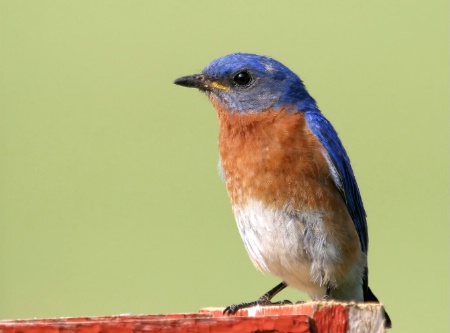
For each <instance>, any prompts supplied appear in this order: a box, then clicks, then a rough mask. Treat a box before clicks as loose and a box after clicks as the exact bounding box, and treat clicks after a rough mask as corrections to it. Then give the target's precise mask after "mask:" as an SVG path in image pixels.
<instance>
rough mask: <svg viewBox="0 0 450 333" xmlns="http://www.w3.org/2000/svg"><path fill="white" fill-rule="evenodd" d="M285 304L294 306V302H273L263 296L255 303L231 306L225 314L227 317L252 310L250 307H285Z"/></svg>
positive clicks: (225, 310)
mask: <svg viewBox="0 0 450 333" xmlns="http://www.w3.org/2000/svg"><path fill="white" fill-rule="evenodd" d="M284 304H292V302H291V301H289V300H287V299H286V300H284V301H278V302H271V301H270V300H269V299H268V297H266V295H263V296H261V297H260V298H258V299H257V300H256V301H253V302H242V303H239V304H231V305H229V306H227V307H226V308H225V309H224V310H223V314H224V315H227V316H230V315H234V314H235V313H236V312H238V311H239V310H241V309H246V308H250V307H252V306H256V305H258V306H269V305H284Z"/></svg>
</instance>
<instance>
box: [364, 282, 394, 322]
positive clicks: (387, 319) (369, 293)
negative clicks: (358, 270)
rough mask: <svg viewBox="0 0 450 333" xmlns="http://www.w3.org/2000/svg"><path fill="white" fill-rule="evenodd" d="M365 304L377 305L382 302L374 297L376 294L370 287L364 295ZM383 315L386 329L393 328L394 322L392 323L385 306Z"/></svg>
mask: <svg viewBox="0 0 450 333" xmlns="http://www.w3.org/2000/svg"><path fill="white" fill-rule="evenodd" d="M364 302H376V303H380V301H379V300H378V298H377V297H376V296H375V295H374V293H373V292H372V290H370V288H369V287H367V290H366V292H365V295H364ZM383 314H384V326H385V327H386V328H391V327H392V322H391V318H390V317H389V315H388V313H387V312H386V310H385V309H384V306H383Z"/></svg>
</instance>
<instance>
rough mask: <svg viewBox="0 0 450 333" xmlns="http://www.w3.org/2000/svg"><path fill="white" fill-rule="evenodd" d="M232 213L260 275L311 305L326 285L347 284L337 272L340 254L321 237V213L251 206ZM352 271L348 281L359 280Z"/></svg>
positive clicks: (324, 233)
mask: <svg viewBox="0 0 450 333" xmlns="http://www.w3.org/2000/svg"><path fill="white" fill-rule="evenodd" d="M233 210H234V215H235V218H236V221H237V225H238V228H239V232H240V234H241V237H242V239H243V241H244V244H245V247H246V249H247V252H248V254H249V256H250V258H251V260H252V262H253V264H254V265H255V266H256V267H257V268H258V269H259V270H261V271H262V272H265V273H271V274H273V275H275V276H278V277H279V278H280V279H282V280H283V281H286V282H287V284H288V285H290V286H292V287H294V288H297V289H300V290H303V291H305V292H307V293H308V294H309V295H310V297H311V298H313V299H318V298H322V297H323V296H324V295H325V292H326V288H327V286H328V285H329V286H330V287H332V288H336V289H337V288H338V287H339V285H340V284H342V283H343V284H345V285H347V284H348V282H350V281H347V280H348V277H349V276H348V274H350V273H351V272H345V273H346V274H345V276H343V275H342V272H338V266H339V263H340V262H341V258H340V255H341V251H340V250H339V246H338V245H337V244H336V243H335V242H334V241H333V237H330V236H331V235H329V234H328V232H327V228H326V227H325V225H324V219H323V215H324V213H323V212H319V211H309V212H304V211H298V210H297V211H296V210H294V209H292V208H290V207H286V208H285V209H280V210H277V209H274V208H267V207H265V206H264V205H263V204H262V203H261V202H259V201H256V200H251V201H249V202H248V203H247V204H246V205H245V206H242V207H240V206H234V207H233ZM359 266H360V265H358V267H359ZM355 270H356V271H355V273H354V274H353V273H351V275H355V274H356V275H355V276H354V277H351V279H354V278H358V276H359V277H360V276H361V275H360V271H361V269H359V268H358V269H355ZM350 284H351V285H352V283H350ZM353 284H354V283H353ZM358 288H359V289H361V287H360V286H358ZM352 289H355V288H354V287H353V285H352ZM346 292H347V291H346ZM350 293H355V291H351V292H350ZM361 293H362V289H361ZM358 294H359V293H358ZM360 296H361V297H362V294H361V295H357V296H352V297H350V298H351V299H356V298H360Z"/></svg>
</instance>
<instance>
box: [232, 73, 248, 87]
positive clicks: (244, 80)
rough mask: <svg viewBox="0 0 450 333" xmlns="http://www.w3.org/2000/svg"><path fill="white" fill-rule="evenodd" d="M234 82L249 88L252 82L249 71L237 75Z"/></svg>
mask: <svg viewBox="0 0 450 333" xmlns="http://www.w3.org/2000/svg"><path fill="white" fill-rule="evenodd" d="M233 81H234V82H235V83H236V84H237V85H240V86H247V85H248V84H249V83H250V82H251V81H252V76H251V75H250V74H249V73H248V72H247V71H242V72H239V73H237V74H236V75H235V76H234V78H233Z"/></svg>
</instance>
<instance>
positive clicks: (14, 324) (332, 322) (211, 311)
mask: <svg viewBox="0 0 450 333" xmlns="http://www.w3.org/2000/svg"><path fill="white" fill-rule="evenodd" d="M222 311H223V308H204V309H201V310H200V311H199V312H198V313H180V314H166V315H121V316H105V317H79V318H54V319H32V320H3V321H0V333H140V332H168V333H172V332H199V333H222V332H244V333H245V332H279V333H282V332H293V333H300V332H301V333H313V332H314V333H320V332H333V333H344V332H345V331H346V329H347V326H348V314H349V312H348V308H347V307H346V305H345V304H340V303H333V302H312V303H304V304H297V305H287V306H271V307H253V308H249V309H243V310H240V311H238V313H237V314H236V315H234V316H229V317H228V316H223V315H222Z"/></svg>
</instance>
